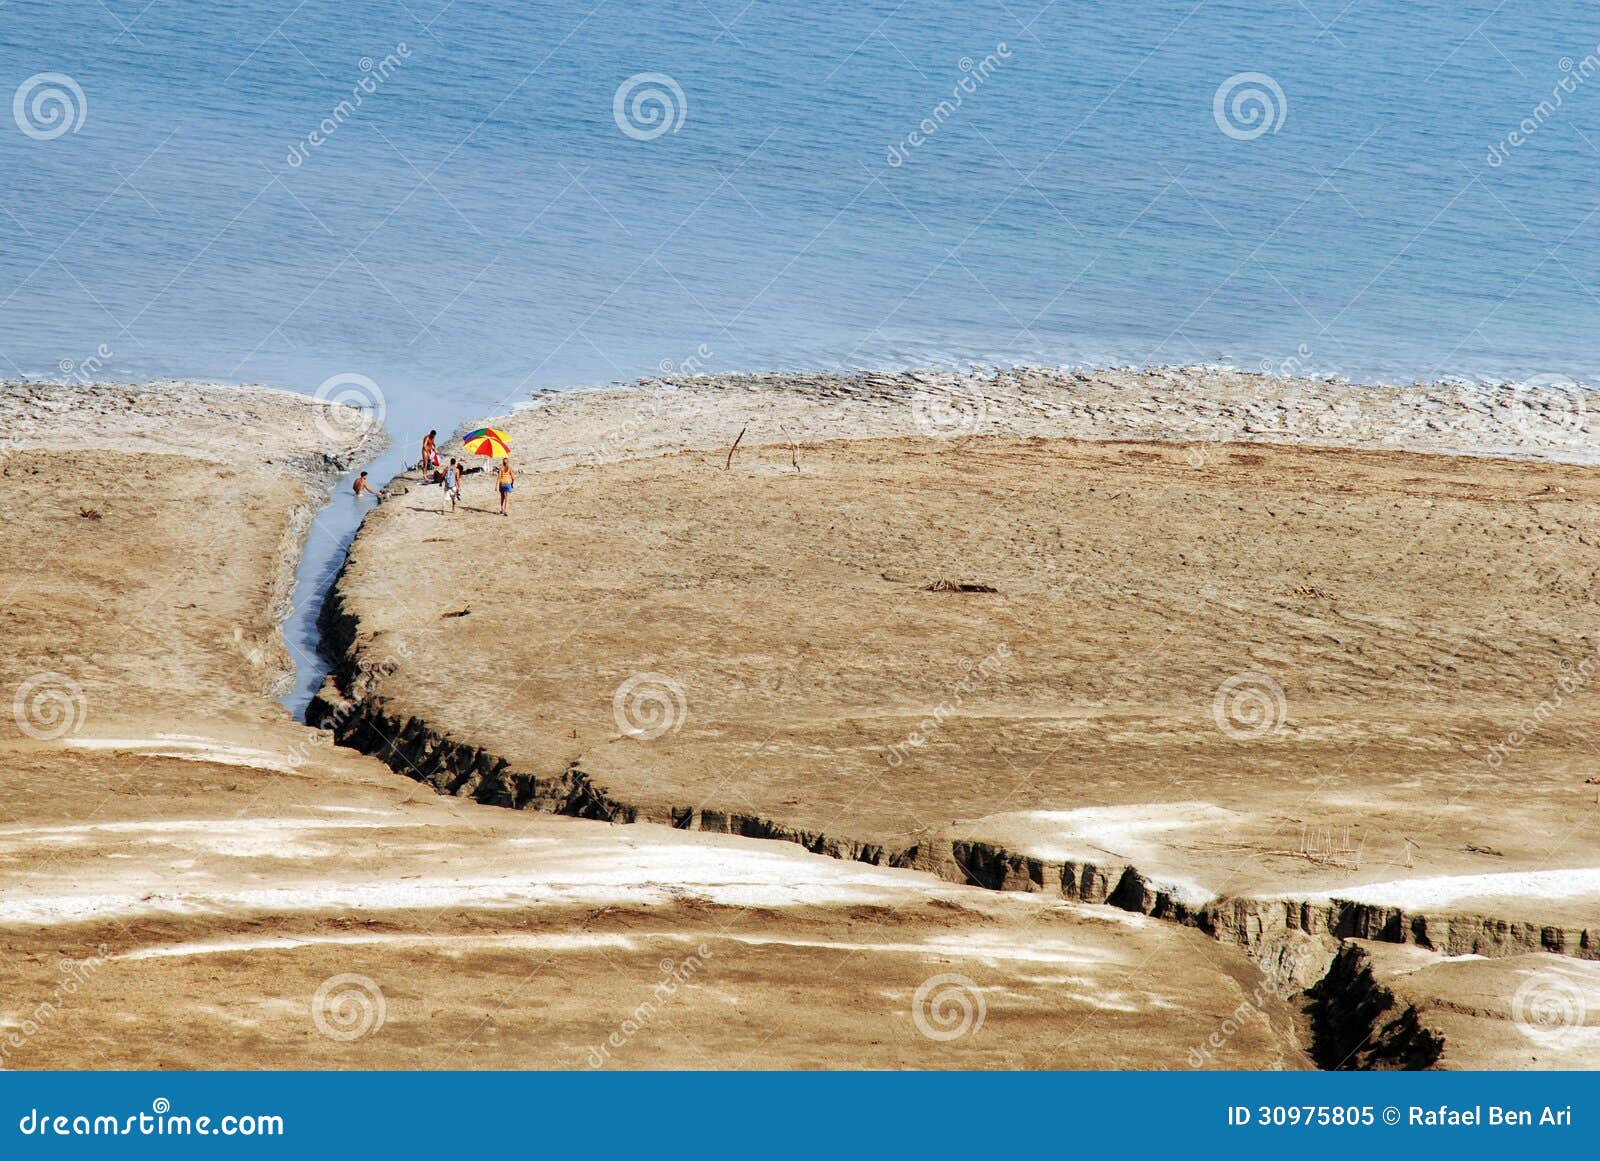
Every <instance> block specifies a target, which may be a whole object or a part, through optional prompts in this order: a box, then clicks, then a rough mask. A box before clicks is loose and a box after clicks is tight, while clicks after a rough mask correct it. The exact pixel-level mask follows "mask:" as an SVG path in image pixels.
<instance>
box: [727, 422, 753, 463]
mask: <svg viewBox="0 0 1600 1161" xmlns="http://www.w3.org/2000/svg"><path fill="white" fill-rule="evenodd" d="M749 426H750V425H749V424H748V423H747V424H745V425H744V427H741V428H740V429H739V434H738V435H736V436H734V438H733V446H732V447H730V448H729V449H728V458H727V459H726V460H724V461H723V464H722V470H723V471H727V470H728V469H729V468H731V467H733V453H734V452H736V451H738V450H739V441H740V440H741V439H743V438H744V433H745V431H746V430H747V429H748V428H749Z"/></svg>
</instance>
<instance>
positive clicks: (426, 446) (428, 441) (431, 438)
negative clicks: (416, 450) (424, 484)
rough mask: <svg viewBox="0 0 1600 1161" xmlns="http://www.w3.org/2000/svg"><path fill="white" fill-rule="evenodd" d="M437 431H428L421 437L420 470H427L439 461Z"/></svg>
mask: <svg viewBox="0 0 1600 1161" xmlns="http://www.w3.org/2000/svg"><path fill="white" fill-rule="evenodd" d="M438 435H439V433H438V432H437V431H430V432H429V433H428V434H427V435H425V436H423V437H422V470H423V471H427V470H428V469H429V468H431V467H433V466H434V465H435V464H437V463H438V462H439V442H438Z"/></svg>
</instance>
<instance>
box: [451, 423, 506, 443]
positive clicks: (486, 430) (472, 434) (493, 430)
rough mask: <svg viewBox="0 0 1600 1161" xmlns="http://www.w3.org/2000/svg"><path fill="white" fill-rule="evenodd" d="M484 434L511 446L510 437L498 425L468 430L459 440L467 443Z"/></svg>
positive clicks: (480, 437)
mask: <svg viewBox="0 0 1600 1161" xmlns="http://www.w3.org/2000/svg"><path fill="white" fill-rule="evenodd" d="M486 435H492V436H494V437H495V438H496V439H498V440H499V441H500V442H501V443H503V444H505V445H506V446H507V447H510V446H511V437H510V436H509V435H507V434H506V433H505V432H503V431H501V430H500V429H499V428H498V427H480V428H478V430H477V431H469V432H467V434H466V435H464V436H462V437H461V442H462V443H468V442H470V441H472V440H475V439H482V438H483V437H484V436H486Z"/></svg>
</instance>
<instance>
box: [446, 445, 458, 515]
mask: <svg viewBox="0 0 1600 1161" xmlns="http://www.w3.org/2000/svg"><path fill="white" fill-rule="evenodd" d="M444 494H445V498H446V499H448V500H449V501H450V511H452V512H454V511H455V510H456V505H457V504H458V503H460V501H461V465H460V464H458V463H456V459H455V457H454V456H451V457H450V466H449V467H448V468H446V469H445V470H444Z"/></svg>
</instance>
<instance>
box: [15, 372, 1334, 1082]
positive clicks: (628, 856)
mask: <svg viewBox="0 0 1600 1161" xmlns="http://www.w3.org/2000/svg"><path fill="white" fill-rule="evenodd" d="M135 394H137V393H135ZM201 396H204V400H203V401H202V399H201ZM8 401H9V402H12V403H17V402H21V401H22V397H21V395H20V394H18V395H11V396H8V397H0V418H4V417H5V415H6V412H5V410H4V405H5V403H6V402H8ZM146 402H150V400H149V399H148V397H146ZM239 402H240V397H239V396H237V395H229V396H213V395H206V394H205V393H201V394H200V395H195V394H186V395H185V396H184V397H182V398H180V399H172V398H168V399H166V402H165V403H164V404H163V406H170V407H171V410H170V411H169V412H167V413H166V415H165V419H164V425H163V427H162V428H161V430H160V432H159V433H158V434H159V435H160V436H161V442H160V443H155V442H153V441H149V440H145V439H143V438H142V437H140V436H138V435H137V434H135V433H132V432H131V431H130V429H129V426H128V422H127V417H126V416H121V417H119V416H118V415H117V414H116V412H117V411H118V410H119V409H120V408H122V407H123V404H124V403H130V404H131V405H132V406H134V407H135V410H138V403H139V401H138V400H137V399H135V400H133V401H126V400H121V401H119V400H118V399H117V398H116V397H113V398H112V399H111V400H110V401H109V403H108V400H107V399H106V398H104V397H101V398H98V399H96V398H95V397H93V396H85V397H83V398H81V399H79V400H78V403H79V404H80V406H79V408H78V410H77V411H76V412H75V413H74V415H73V416H71V417H68V416H65V415H64V414H63V413H61V412H53V413H52V414H51V415H50V416H49V418H50V419H51V420H52V421H53V422H54V424H55V425H56V428H57V430H58V431H60V432H61V433H62V434H63V436H64V438H63V439H62V440H59V441H56V442H54V443H52V444H51V446H52V448H53V449H54V450H43V449H42V448H41V447H40V446H38V445H25V444H24V443H23V442H22V441H19V442H17V443H14V444H12V445H11V446H9V447H8V448H7V449H6V454H5V455H4V456H3V457H0V460H3V462H0V468H3V471H4V473H5V475H6V476H7V487H6V488H5V489H4V490H0V497H3V499H4V503H5V505H6V515H7V519H8V521H9V522H11V523H12V524H13V527H15V528H17V529H18V530H19V532H20V534H21V535H22V536H23V537H24V538H27V537H29V536H33V537H36V538H38V539H39V540H40V541H41V542H43V540H44V539H45V538H50V539H52V540H53V541H54V542H55V544H56V547H55V549H54V550H53V551H51V552H50V553H47V554H45V553H40V554H33V555H30V556H27V557H25V558H23V559H21V560H19V561H18V562H16V567H15V569H14V573H13V578H12V579H13V582H14V584H15V588H14V590H13V594H12V599H11V600H10V602H9V603H8V607H7V610H6V613H7V618H8V625H9V631H10V633H11V639H12V642H13V649H12V650H11V651H9V653H8V654H7V659H6V660H5V661H4V663H3V664H0V668H3V669H4V670H5V672H4V673H0V683H3V684H0V688H3V689H5V690H6V691H7V693H10V692H12V691H16V692H18V694H19V697H21V695H22V694H23V693H24V692H26V690H43V691H44V696H40V695H38V694H37V693H28V695H27V697H26V699H24V700H25V708H26V711H27V713H28V714H29V715H30V716H29V717H27V718H23V717H22V716H20V715H21V714H22V712H23V711H21V710H19V711H18V714H19V716H18V719H17V722H16V729H15V730H14V731H10V730H8V731H7V733H6V736H5V737H3V738H0V750H4V751H6V752H7V754H8V756H9V758H10V761H9V762H8V768H9V769H11V770H12V771H13V772H14V777H13V783H14V785H13V786H12V794H11V796H10V799H9V801H10V808H9V813H10V819H9V821H8V823H7V825H6V826H4V827H0V871H3V874H0V939H3V940H4V942H5V943H6V945H7V946H8V947H9V948H11V949H12V951H13V954H12V955H10V956H8V957H6V958H5V960H4V961H3V962H4V967H5V971H4V978H3V979H0V992H3V994H4V995H5V996H7V997H9V998H8V999H7V1000H6V1001H5V1003H4V1004H0V1026H3V1027H4V1028H5V1029H6V1035H5V1037H4V1038H3V1039H4V1041H5V1043H4V1044H3V1045H0V1056H3V1057H4V1063H5V1065H6V1067H8V1068H23V1069H33V1068H70V1067H77V1068H85V1067H87V1068H118V1067H120V1068H214V1067H219V1066H222V1065H228V1066H231V1067H276V1068H284V1067H299V1068H350V1067H367V1068H441V1067H458V1068H459V1067H470V1068H496V1067H498V1068H506V1067H513V1066H514V1067H531V1068H537V1067H544V1068H567V1069H581V1068H584V1067H591V1068H592V1067H599V1066H600V1065H604V1066H607V1067H623V1068H626V1067H656V1068H659V1067H666V1066H674V1067H708V1066H709V1067H735V1068H739V1067H765V1068H775V1067H786V1068H820V1067H835V1068H838V1067H849V1066H857V1067H918V1068H1015V1067H1037V1068H1052V1067H1053V1068H1062V1067H1077V1066H1082V1065H1083V1064H1084V1063H1086V1062H1093V1063H1094V1064H1096V1065H1097V1066H1099V1067H1120V1068H1161V1067H1178V1066H1181V1065H1182V1063H1184V1062H1185V1061H1186V1060H1188V1059H1189V1052H1190V1049H1191V1046H1192V1043H1193V1040H1194V1037H1195V1036H1196V1032H1195V1029H1196V1028H1198V1027H1201V1026H1205V1025H1208V1024H1209V1023H1210V1022H1211V1021H1212V1020H1213V1015H1212V1014H1213V1013H1216V1012H1222V1011H1232V1010H1234V1009H1235V1008H1236V1007H1237V1006H1238V1005H1239V1004H1240V1003H1242V1002H1248V1003H1250V1004H1252V1006H1253V1007H1254V1008H1256V1009H1257V1010H1258V1011H1259V1012H1260V1013H1261V1015H1262V1017H1263V1019H1261V1020H1253V1021H1252V1022H1251V1025H1250V1027H1249V1028H1247V1029H1243V1030H1241V1031H1240V1032H1239V1034H1238V1035H1236V1036H1234V1037H1232V1038H1230V1039H1229V1040H1228V1042H1227V1043H1226V1044H1225V1045H1223V1046H1221V1047H1220V1049H1219V1051H1218V1052H1217V1053H1216V1054H1215V1056H1214V1057H1208V1058H1207V1059H1206V1060H1205V1061H1204V1063H1205V1064H1206V1065H1207V1066H1211V1067H1235V1068H1278V1067H1288V1068H1305V1067H1308V1066H1309V1064H1310V1061H1309V1059H1308V1058H1307V1057H1306V1055H1305V1053H1304V1052H1303V1051H1302V1049H1301V1048H1300V1046H1299V1043H1298V1039H1297V1035H1296V1032H1295V1029H1294V1026H1293V1016H1292V1013H1291V1011H1290V1009H1289V1006H1288V1004H1287V1003H1286V1002H1284V1001H1283V1000H1282V999H1281V998H1280V997H1278V996H1277V995H1276V994H1275V993H1272V992H1270V991H1269V990H1266V989H1265V988H1264V985H1263V984H1262V982H1261V975H1260V972H1259V971H1258V970H1257V969H1256V968H1255V967H1254V966H1253V965H1252V964H1250V963H1249V961H1248V960H1246V959H1245V958H1244V957H1243V956H1241V955H1237V954H1234V953H1229V952H1225V951H1217V950H1214V949H1212V948H1211V947H1210V946H1209V945H1207V944H1206V941H1205V940H1204V939H1203V937H1201V936H1200V935H1199V934H1198V933H1195V932H1187V931H1182V930H1179V929H1176V928H1172V927H1170V926H1167V925H1162V924H1157V923H1152V922H1146V921H1142V920H1137V919H1136V918H1135V917H1131V916H1128V917H1123V918H1122V919H1120V920H1118V921H1111V920H1108V919H1107V918H1105V917H1103V916H1100V915H1096V914H1093V913H1091V912H1090V911H1089V910H1088V909H1083V908H1075V907H1072V906H1070V905H1068V904H1065V903H1046V902H1045V901H1043V900H1036V899H1026V898H1023V897H1020V896H999V895H995V894H992V893H989V892H982V891H978V890H976V889H973V888H964V887H960V886H954V885H951V884H948V883H944V882H941V881H939V880H937V879H935V878H934V877H932V876H929V875H925V874H920V873H916V872H911V871H893V870H887V869H880V868H871V867H863V866H848V865H844V864H840V863H838V862H835V861H832V860H820V859H814V858H812V857H811V856H810V855H808V854H806V853H805V852H803V851H801V850H799V849H798V848H794V847H778V846H776V845H775V844H760V843H755V842H751V841H748V840H743V839H739V838H737V837H732V836H722V837H718V836H713V835H692V834H683V833H681V832H674V831H669V830H664V829H659V828H649V829H648V830H646V829H637V830H627V831H625V830H623V829H622V828H615V827H609V826H603V825H600V824H596V823H592V822H584V821H579V820H572V819H555V818H550V817H548V816H539V815H534V814H530V813H523V814H518V813H513V812H509V811H499V812H495V811H479V810H478V808H477V807H475V806H472V805H470V804H466V803H457V802H454V801H452V800H449V799H446V798H441V797H439V796H436V795H434V794H431V793H427V792H425V791H423V790H421V789H419V788H418V787H417V786H416V785H415V783H413V782H411V781H409V780H407V779H404V778H401V777H399V776H397V775H395V774H394V773H393V772H392V771H391V770H389V769H388V768H387V767H384V766H383V765H382V764H380V763H378V762H376V761H374V760H372V759H370V758H367V757H365V756H363V755H360V754H358V753H356V752H355V751H353V750H350V749H348V748H343V747H335V746H333V745H331V744H330V739H329V738H328V735H327V734H324V733H321V732H318V731H315V730H310V729H307V728H305V727H303V726H300V725H297V724H295V723H294V722H292V721H290V720H288V719H287V717H286V716H285V715H284V713H283V712H282V709H281V708H280V707H279V706H277V705H275V704H273V703H272V702H270V701H268V700H267V699H266V697H265V696H264V694H263V692H262V688H263V683H264V679H265V677H266V676H267V673H266V668H265V667H266V666H267V665H269V664H270V663H271V661H272V649H271V647H270V642H271V638H272V637H273V636H274V634H275V632H276V628H275V625H274V623H273V621H272V619H271V616H270V613H271V607H272V603H273V577H274V575H275V574H276V573H277V572H278V571H279V569H280V567H281V563H282V559H281V558H282V555H283V552H284V551H285V545H286V543H290V542H292V541H293V540H294V537H293V536H292V535H288V534H287V533H288V531H289V529H290V528H291V526H292V522H291V521H290V519H289V515H290V513H291V512H292V511H294V510H295V509H296V508H297V507H299V506H301V505H303V502H304V494H305V489H306V487H307V481H306V478H305V477H304V476H303V475H302V474H300V468H291V467H290V466H289V461H290V459H292V458H293V457H292V456H290V455H288V454H286V452H287V450H288V448H289V447H291V446H293V445H295V444H298V445H300V446H301V447H310V446H312V445H316V444H318V443H319V442H320V439H321V437H320V436H319V434H318V432H317V431H316V430H315V425H314V423H313V422H312V419H313V417H314V416H315V409H314V407H312V406H311V405H310V404H309V403H308V401H307V400H305V399H304V398H303V397H295V396H284V395H272V396H267V395H256V396H253V397H252V398H251V401H250V402H249V403H248V404H247V405H246V406H245V407H244V408H243V409H241V408H240V407H239ZM212 405H215V406H213V407H212V410H210V411H209V412H208V411H207V407H208V406H212ZM279 405H282V406H279ZM26 410H27V409H26V408H23V407H17V408H14V409H12V412H11V414H14V415H16V416H17V417H18V419H19V423H18V424H17V425H16V426H17V428H18V430H19V434H27V433H26V432H24V431H23V430H22V429H24V428H29V427H31V426H33V425H34V423H35V420H36V419H37V418H38V417H33V418H28V417H27V415H25V414H24V412H25V411H26ZM46 410H49V409H46ZM160 410H161V408H160V407H155V406H154V405H153V404H152V406H151V407H148V408H145V409H144V411H143V413H142V415H141V416H139V417H138V418H139V422H140V423H145V422H146V421H148V420H150V419H151V418H152V417H153V416H154V414H155V412H157V411H160ZM245 410H248V411H250V412H251V414H252V416H253V418H252V419H251V420H250V421H249V422H248V423H243V422H241V419H240V416H241V414H242V413H243V411H245ZM108 413H109V414H108ZM91 416H92V417H93V418H92V419H91ZM135 426H138V425H137V424H136V425H135ZM91 429H92V430H91ZM180 439H181V442H183V443H184V444H185V445H188V444H193V445H196V446H199V447H204V448H207V449H209V450H208V454H206V455H203V456H202V455H197V454H195V452H194V449H193V448H189V449H188V450H181V449H180V450H179V451H178V453H177V454H172V448H171V445H172V444H173V443H174V442H177V441H179V440H180ZM74 440H76V441H78V442H80V443H90V444H93V445H94V446H93V447H91V448H89V449H87V454H86V453H85V449H84V448H82V447H73V446H70V445H71V444H72V443H73V441H74ZM40 442H41V443H42V442H48V441H40ZM111 443H120V444H121V446H122V447H123V450H122V451H119V452H111V451H109V450H107V446H108V445H109V444H111ZM280 445H282V447H281V448H280ZM267 458H270V459H272V460H273V461H274V462H273V463H272V464H262V463H261V462H259V461H260V460H262V459H267ZM301 467H304V465H301ZM239 497H247V498H249V501H250V502H248V503H241V502H240V501H239ZM414 556H415V554H414V553H413V554H410V555H408V556H407V558H406V559H407V560H408V562H410V561H411V560H412V559H413V558H414ZM391 592H393V593H394V594H395V595H396V596H397V597H400V598H410V597H411V596H413V595H420V593H419V592H418V590H417V589H416V586H415V585H414V584H412V583H411V578H409V577H407V578H406V581H405V583H404V584H403V585H400V586H395V587H392V588H391ZM42 679H49V683H48V684H42ZM24 687H26V690H25V688H24ZM19 704H20V703H19ZM60 711H66V712H60ZM73 949H78V950H79V954H82V952H83V949H89V950H90V952H91V953H92V954H90V955H89V957H88V958H87V959H86V960H84V961H83V962H86V963H88V964H91V965H92V969H93V971H94V975H95V986H94V987H93V988H92V989H91V988H83V989H79V990H78V991H77V992H75V993H74V994H73V995H72V996H71V998H70V1002H64V1003H63V1002H60V996H59V993H57V992H55V991H54V989H55V988H57V987H58V985H59V977H58V975H57V974H56V970H57V965H58V964H59V963H62V962H65V961H64V960H63V959H62V957H63V956H70V955H72V954H73ZM690 949H692V950H693V952H694V954H695V956H696V957H697V959H696V960H695V961H694V967H695V972H696V978H695V979H693V980H687V979H682V978H680V980H679V983H680V985H681V986H680V990H679V993H678V996H677V998H676V999H675V1001H674V1004H673V1005H672V1007H671V1008H670V1010H663V1011H662V1012H661V1013H660V1015H659V1017H658V1018H657V1019H655V1020H654V1021H653V1022H652V1023H651V1025H650V1026H649V1027H643V1028H639V1027H636V1025H637V1023H638V1021H637V1020H636V1019H635V1020H634V1023H633V1024H630V1023H628V1021H629V1020H630V1018H634V1017H636V1013H637V1011H638V1009H639V1005H640V1002H641V1000H642V999H644V998H646V997H649V996H650V995H651V993H652V988H653V987H654V986H655V985H656V984H657V983H658V982H659V981H660V979H661V976H662V971H663V970H664V969H662V968H661V967H660V965H661V964H662V963H663V962H666V961H669V960H670V961H672V962H673V963H675V964H676V963H679V962H687V952H688V950H690ZM530 957H532V958H531V960H530ZM534 963H537V964H538V966H539V970H540V971H541V973H542V974H541V977H540V981H539V986H538V989H537V1002H526V1003H525V1002H518V1000H517V999H516V997H518V996H519V994H520V992H521V990H522V989H525V988H526V984H527V980H528V978H529V970H530V966H532V964H534ZM952 969H954V970H955V971H956V972H957V973H959V975H960V978H959V980H958V981H957V983H958V985H959V987H958V991H957V993H956V995H957V996H958V997H959V996H967V997H969V998H974V997H981V1002H982V1003H984V1004H986V1005H987V1007H988V1010H989V1013H990V1025H989V1028H988V1029H987V1030H986V1031H985V1034H984V1035H983V1036H982V1037H978V1036H976V1035H974V1036H969V1037H958V1038H957V1039H956V1040H954V1041H950V1042H946V1041H945V1040H944V1039H941V1038H937V1037H934V1036H931V1035H928V1034H927V1033H926V1032H924V1031H923V1029H925V1028H927V1027H929V1026H930V1025H928V1023H927V1012H926V1011H925V1010H924V1009H925V1008H926V1007H927V1006H928V1005H929V1004H930V1003H932V1001H931V1000H925V999H924V995H925V994H928V993H929V990H930V988H931V987H932V986H933V985H934V984H937V983H939V982H940V981H941V980H944V979H947V978H948V975H949V973H950V972H951V970H952ZM941 973H943V974H941ZM353 977H354V978H355V979H356V980H357V981H358V982H359V985H360V988H359V992H358V993H352V996H353V997H365V999H366V1002H368V1003H369V1004H376V1005H379V1006H380V1007H383V1008H386V1017H385V1018H384V1019H382V1020H379V1021H377V1022H376V1025H365V1026H361V1027H357V1028H355V1030H354V1034H353V1036H343V1035H335V1034H333V1033H332V1032H330V1031H329V1030H328V1029H329V1019H330V1017H336V1018H337V1019H338V1020H341V1021H342V1020H345V1019H346V1016H345V1015H344V1013H345V1012H346V1009H345V1007H344V1005H345V1004H346V1003H347V1002H348V1001H347V1000H346V999H345V998H344V996H345V995H346V993H345V992H343V991H339V992H338V993H337V995H336V997H335V998H334V999H329V989H330V988H335V987H342V986H343V985H344V984H345V983H346V982H347V981H349V980H351V979H352V978H353ZM930 981H932V982H931V983H930ZM1108 995H1110V996H1117V997H1126V999H1120V1000H1118V1002H1117V1003H1115V1004H1111V1005H1108V1004H1107V1003H1106V1002H1105V999H1104V998H1105V997H1106V996H1108ZM52 996H56V1000H55V1001H54V1002H52V1001H51V1000H50V997H52ZM1252 997H1254V998H1252ZM330 1005H331V1006H330ZM1063 1021H1065V1025H1064V1024H1063ZM619 1028H622V1029H624V1030H625V1032H626V1036H627V1040H628V1043H627V1045H626V1048H627V1050H626V1051H625V1052H624V1051H620V1050H619V1051H618V1052H616V1053H615V1054H613V1055H612V1056H611V1057H610V1058H602V1059H601V1060H600V1064H599V1065H597V1064H596V1063H595V1058H594V1048H595V1046H596V1045H599V1044H608V1043H609V1044H612V1045H613V1046H617V1047H619V1049H620V1046H619V1045H618V1039H614V1038H613V1037H614V1036H615V1034H616V1032H617V1030H618V1029H619ZM175 1031H180V1032H181V1034H175ZM974 1031H975V1030H974Z"/></svg>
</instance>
